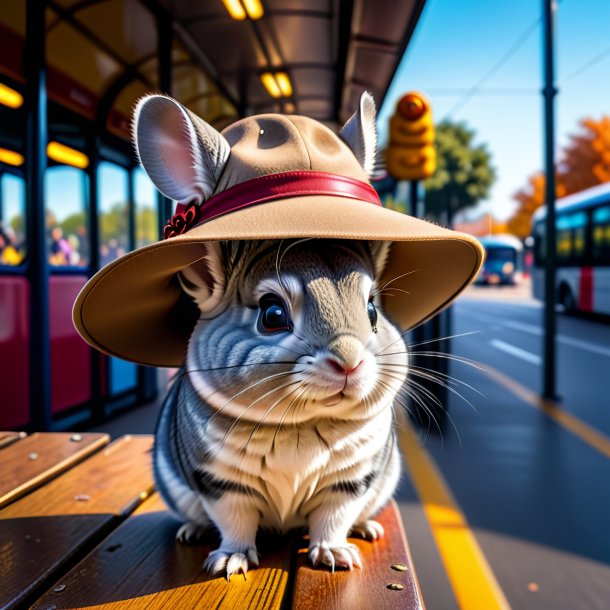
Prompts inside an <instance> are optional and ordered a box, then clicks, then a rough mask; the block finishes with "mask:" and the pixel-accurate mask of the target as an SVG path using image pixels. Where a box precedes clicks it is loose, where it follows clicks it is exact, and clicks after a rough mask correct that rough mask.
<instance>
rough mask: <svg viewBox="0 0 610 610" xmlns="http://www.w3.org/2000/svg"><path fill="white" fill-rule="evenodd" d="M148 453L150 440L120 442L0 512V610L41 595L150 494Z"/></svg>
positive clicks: (151, 484)
mask: <svg viewBox="0 0 610 610" xmlns="http://www.w3.org/2000/svg"><path fill="white" fill-rule="evenodd" d="M20 442H23V441H20ZM151 446H152V437H150V436H143V437H129V436H127V437H122V438H120V439H119V440H117V441H115V442H114V443H112V444H111V445H109V446H108V447H107V448H106V449H103V450H102V451H99V452H98V453H96V454H94V455H93V456H91V457H90V458H89V459H86V460H85V461H84V462H82V463H80V464H78V465H77V466H75V467H74V468H72V469H70V470H68V471H67V472H65V473H64V474H62V475H60V476H59V477H58V478H56V479H53V480H52V481H50V482H49V483H47V484H46V485H44V486H43V487H40V488H39V489H37V490H35V491H33V492H31V493H30V494H28V495H26V496H25V497H23V498H21V499H20V500H17V501H16V502H13V503H12V504H9V505H8V506H6V507H4V508H3V509H2V510H0V582H1V583H2V586H0V607H2V608H5V607H6V608H13V607H17V606H21V605H23V604H24V603H25V602H26V600H28V599H30V598H31V596H32V595H33V594H34V593H35V591H36V590H37V589H39V588H43V590H44V588H46V587H45V584H46V583H48V582H49V580H50V579H53V578H54V577H55V578H56V577H57V574H58V571H59V570H61V569H62V568H63V567H64V566H65V565H66V564H67V563H68V562H70V561H74V560H75V559H76V558H77V557H78V556H79V555H80V554H82V553H84V552H85V550H86V549H89V548H92V546H93V545H94V543H95V542H96V541H98V540H99V539H101V537H102V536H103V535H104V534H105V533H106V532H107V531H108V530H109V529H112V528H113V527H114V526H116V525H118V523H119V522H120V517H121V516H125V515H127V514H129V513H131V512H132V511H133V510H134V509H135V508H136V506H137V505H138V504H139V503H141V501H142V499H143V498H145V497H146V496H147V495H148V494H150V493H151V492H152V488H153V481H152V473H151V467H150V462H151V459H150V449H151ZM2 453H4V450H3V451H2V452H1V453H0V456H1V455H2ZM0 459H1V458H0Z"/></svg>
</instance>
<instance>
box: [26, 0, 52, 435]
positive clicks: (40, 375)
mask: <svg viewBox="0 0 610 610" xmlns="http://www.w3.org/2000/svg"><path fill="white" fill-rule="evenodd" d="M45 9H46V2H45V1H44V0H27V1H26V24H25V25H26V28H25V29H26V45H25V53H24V68H25V76H26V87H25V105H26V106H25V115H26V146H25V149H26V151H27V158H26V169H25V173H26V184H27V212H28V213H27V244H28V246H27V247H28V253H27V263H26V265H27V267H26V269H27V271H26V273H27V277H28V280H29V283H30V303H29V305H30V346H29V349H30V353H29V380H30V384H29V385H30V427H31V428H32V429H35V430H49V429H50V427H51V338H50V324H49V267H48V262H47V254H48V252H47V232H46V214H45V201H44V172H45V169H46V164H47V154H46V146H47V87H46V65H45V42H46V38H45Z"/></svg>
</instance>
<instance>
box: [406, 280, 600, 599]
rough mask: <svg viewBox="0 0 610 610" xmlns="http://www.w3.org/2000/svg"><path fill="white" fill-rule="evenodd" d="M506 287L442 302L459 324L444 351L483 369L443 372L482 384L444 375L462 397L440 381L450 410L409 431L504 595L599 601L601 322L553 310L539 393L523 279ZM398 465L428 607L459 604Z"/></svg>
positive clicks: (539, 313)
mask: <svg viewBox="0 0 610 610" xmlns="http://www.w3.org/2000/svg"><path fill="white" fill-rule="evenodd" d="M509 290H510V289H497V288H494V289H486V288H472V289H470V290H469V292H468V293H467V295H466V296H465V297H464V298H462V299H461V300H460V301H459V302H458V304H456V305H455V306H454V308H453V328H452V332H453V333H454V334H457V335H462V334H463V336H460V337H456V338H455V339H453V340H452V348H451V349H452V353H453V354H455V355H457V356H459V357H464V358H468V359H472V360H474V361H476V362H477V363H480V364H481V367H482V368H483V369H487V370H480V369H478V368H474V367H473V366H470V365H467V364H462V363H459V362H453V363H452V365H451V371H450V374H451V375H452V376H454V377H455V378H457V379H459V380H460V381H461V382H463V384H468V385H470V386H472V387H473V388H476V389H477V390H478V391H480V392H481V393H482V394H483V395H484V396H481V395H479V394H477V393H476V392H474V391H473V390H471V389H470V388H468V387H466V386H465V385H463V384H457V385H455V386H454V387H455V389H456V390H457V391H459V392H460V393H461V394H463V396H464V398H466V399H467V400H468V401H469V402H470V403H471V405H469V404H468V403H467V402H465V401H464V400H462V399H461V398H459V397H458V396H456V395H450V398H449V401H448V405H449V407H448V412H449V415H450V418H451V420H450V422H449V423H448V425H447V426H446V427H445V429H444V430H443V433H442V436H441V435H439V434H438V433H435V432H434V430H431V431H429V432H428V431H426V430H423V431H422V432H421V436H422V441H423V444H424V450H425V451H426V452H427V453H428V455H429V456H430V457H431V458H432V460H433V462H434V463H435V464H436V466H437V467H438V469H439V477H440V479H441V480H442V481H444V483H445V484H446V485H447V486H448V488H449V490H450V492H451V493H452V494H453V497H454V498H455V502H456V510H458V511H461V513H462V514H463V516H464V517H465V519H466V521H467V523H468V524H469V525H470V529H471V532H472V533H473V534H474V536H475V540H476V542H477V543H478V545H479V547H480V549H481V551H482V554H483V562H486V564H487V565H488V567H489V570H490V571H491V574H492V578H495V582H496V583H497V585H498V588H499V590H500V593H501V594H502V595H503V596H504V599H505V601H506V602H507V605H508V606H509V607H512V608H524V609H532V610H544V609H546V608H549V609H550V608H554V609H555V608H574V609H580V608H583V609H596V608H599V609H600V610H601V609H607V608H608V607H610V601H609V600H610V527H609V525H610V522H609V515H610V440H609V437H610V396H609V392H608V380H609V377H610V325H609V324H608V323H607V322H606V321H596V320H590V319H580V318H571V317H567V316H565V315H563V314H560V315H559V316H558V334H557V363H558V375H557V377H558V393H559V395H560V396H561V401H560V402H559V403H558V405H550V406H549V405H548V404H545V403H543V402H542V401H540V399H539V398H538V397H537V396H536V393H537V392H538V391H539V390H540V388H541V384H542V320H543V310H542V308H541V305H540V304H539V303H538V302H536V301H533V300H532V299H530V298H529V296H528V292H527V291H526V290H524V289H523V288H521V289H517V290H515V291H514V292H509ZM415 349H418V348H415ZM424 349H429V347H428V346H425V347H424ZM415 361H416V360H415ZM498 381H500V383H499V382H498ZM415 474H417V473H415ZM409 475H410V476H409V477H406V478H405V481H404V482H403V485H402V487H401V491H400V493H399V499H400V506H401V509H402V512H403V517H404V522H405V527H406V530H407V534H408V537H409V541H410V543H411V546H412V551H413V555H414V560H415V565H416V567H417V569H418V575H419V578H420V581H421V584H422V589H423V593H424V599H426V603H427V605H428V608H432V609H436V608H441V609H443V610H445V609H450V608H458V607H462V608H464V607H466V606H465V605H464V601H463V600H460V603H461V606H460V604H459V603H458V602H457V601H456V587H455V583H454V584H453V586H452V584H451V579H450V577H449V576H448V574H449V573H450V571H451V570H450V565H449V564H450V563H451V561H452V559H451V557H448V556H447V553H448V551H446V549H445V551H442V550H441V552H439V551H438V550H437V545H436V544H435V536H437V535H438V532H436V531H435V527H430V522H429V520H428V519H427V518H426V513H425V511H424V508H425V507H426V506H427V503H426V498H425V497H422V492H421V491H420V490H419V489H416V485H414V484H413V481H414V479H415V477H414V472H413V470H411V471H410V472H409ZM424 496H425V493H424ZM433 501H434V500H432V502H433ZM429 503H430V501H428V504H429ZM441 528H442V525H441ZM453 550H454V551H456V549H453ZM450 551H451V549H450ZM450 551H449V552H450ZM456 557H457V558H458V561H459V560H460V557H461V556H460V550H459V549H457V551H456ZM453 561H455V557H454V559H453ZM462 586H464V587H466V588H467V585H463V583H462ZM475 598H476V595H475ZM499 607H502V606H499ZM504 607H506V606H504Z"/></svg>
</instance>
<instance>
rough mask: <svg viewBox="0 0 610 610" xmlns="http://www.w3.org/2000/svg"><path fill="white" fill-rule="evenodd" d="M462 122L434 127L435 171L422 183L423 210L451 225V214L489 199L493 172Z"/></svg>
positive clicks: (487, 157) (483, 148)
mask: <svg viewBox="0 0 610 610" xmlns="http://www.w3.org/2000/svg"><path fill="white" fill-rule="evenodd" d="M474 138H475V132H474V131H473V130H472V129H470V128H469V127H467V126H466V125H465V124H464V123H452V122H451V121H448V120H444V121H442V122H441V123H439V124H438V125H437V126H436V149H437V156H438V168H437V170H436V172H435V174H434V175H433V176H432V177H430V178H428V179H427V180H426V181H425V182H424V185H425V189H426V210H427V212H428V213H431V214H432V215H434V216H435V217H437V218H441V217H443V216H445V218H443V221H444V222H445V224H448V225H450V224H451V220H452V218H453V216H454V214H455V213H456V212H457V211H458V210H461V209H463V208H468V207H473V206H475V205H476V204H477V203H479V201H481V200H482V199H485V198H487V197H488V196H489V192H490V189H491V186H492V185H493V183H494V181H495V178H496V172H495V169H494V168H493V167H492V165H491V155H490V153H489V151H488V150H487V147H486V146H485V145H484V144H478V145H475V144H474Z"/></svg>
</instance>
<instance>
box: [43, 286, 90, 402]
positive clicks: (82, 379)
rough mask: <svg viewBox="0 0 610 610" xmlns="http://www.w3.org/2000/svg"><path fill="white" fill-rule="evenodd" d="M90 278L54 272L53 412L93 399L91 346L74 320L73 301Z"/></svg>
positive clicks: (52, 302)
mask: <svg viewBox="0 0 610 610" xmlns="http://www.w3.org/2000/svg"><path fill="white" fill-rule="evenodd" d="M86 281H87V278H86V277H85V276H74V275H52V276H51V280H50V287H49V302H50V311H51V319H50V325H51V410H52V412H53V413H58V412H60V411H63V410H65V409H69V408H70V407H74V406H76V405H79V404H81V403H84V402H88V401H89V400H91V357H90V353H89V346H88V345H87V344H86V343H85V342H84V341H83V340H82V339H81V338H80V336H79V335H78V333H77V332H76V329H75V328H74V325H73V324H72V305H73V304H74V300H75V299H76V295H77V294H78V293H79V291H80V289H81V288H82V287H83V286H84V285H85V282H86Z"/></svg>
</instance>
